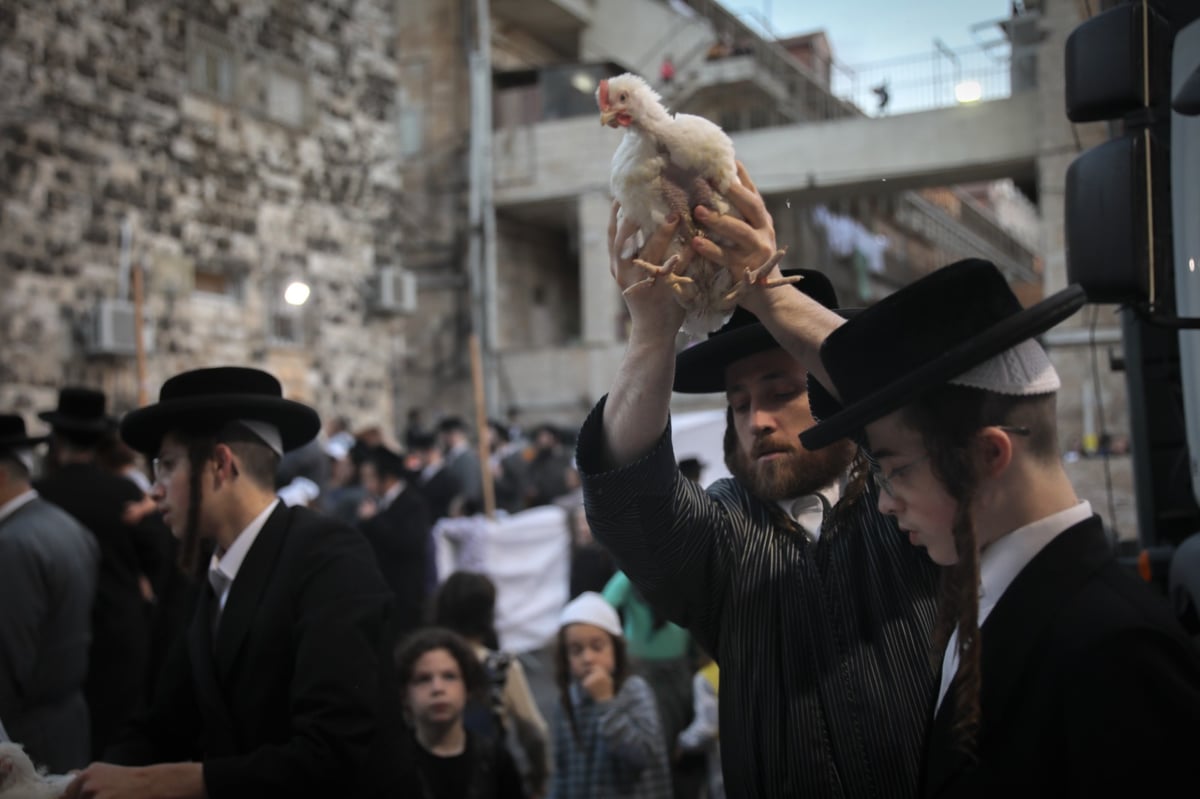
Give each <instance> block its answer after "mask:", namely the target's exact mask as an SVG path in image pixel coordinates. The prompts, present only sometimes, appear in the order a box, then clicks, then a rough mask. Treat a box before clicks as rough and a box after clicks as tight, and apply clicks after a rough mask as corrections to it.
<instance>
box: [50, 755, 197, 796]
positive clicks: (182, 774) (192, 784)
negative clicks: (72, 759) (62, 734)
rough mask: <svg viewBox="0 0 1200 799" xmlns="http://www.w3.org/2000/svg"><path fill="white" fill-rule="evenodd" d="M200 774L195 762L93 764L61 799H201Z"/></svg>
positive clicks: (72, 782)
mask: <svg viewBox="0 0 1200 799" xmlns="http://www.w3.org/2000/svg"><path fill="white" fill-rule="evenodd" d="M205 796H206V792H205V788H204V771H203V767H202V766H201V765H200V764H199V763H165V764H162V765H158V766H146V767H144V768H127V767H125V766H113V765H110V764H108V763H93V764H91V765H90V766H88V767H87V768H85V769H84V770H83V771H81V772H79V774H78V776H76V777H75V779H74V780H72V781H71V784H70V785H68V786H67V790H66V791H64V792H63V799H151V797H154V798H155V799H157V797H164V799H167V798H169V799H203V797H205Z"/></svg>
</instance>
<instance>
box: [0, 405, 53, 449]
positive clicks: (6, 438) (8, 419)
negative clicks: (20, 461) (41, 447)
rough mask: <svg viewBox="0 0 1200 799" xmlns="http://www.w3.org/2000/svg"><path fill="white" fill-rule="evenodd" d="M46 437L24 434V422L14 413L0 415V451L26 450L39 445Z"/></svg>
mask: <svg viewBox="0 0 1200 799" xmlns="http://www.w3.org/2000/svg"><path fill="white" fill-rule="evenodd" d="M45 440H46V436H29V435H26V433H25V420H24V419H22V418H21V417H20V416H18V415H16V414H15V413H0V450H13V449H28V448H29V447H33V446H36V445H38V444H41V443H42V442H43V441H45Z"/></svg>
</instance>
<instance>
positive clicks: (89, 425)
mask: <svg viewBox="0 0 1200 799" xmlns="http://www.w3.org/2000/svg"><path fill="white" fill-rule="evenodd" d="M38 418H39V419H41V420H42V421H43V422H45V423H46V424H48V425H50V426H51V427H52V428H54V429H55V430H66V431H68V432H75V433H107V432H108V431H109V430H112V429H113V426H114V424H115V422H116V419H114V418H113V417H111V416H100V417H97V418H95V419H80V418H79V417H78V416H68V415H66V414H63V413H60V412H59V411H42V412H41V413H39V414H38Z"/></svg>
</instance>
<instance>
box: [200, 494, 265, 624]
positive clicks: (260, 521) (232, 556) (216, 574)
mask: <svg viewBox="0 0 1200 799" xmlns="http://www.w3.org/2000/svg"><path fill="white" fill-rule="evenodd" d="M277 505H279V500H278V499H276V500H274V501H273V502H272V503H271V504H270V505H268V506H267V507H266V509H265V510H263V512H262V513H260V514H258V515H257V516H255V517H254V521H252V522H250V524H248V525H246V529H245V530H242V532H241V533H240V534H239V535H238V537H237V538H235V539H234V540H233V545H232V546H230V547H229V549H227V550H225V552H224V553H223V554H221V556H220V557H219V558H218V557H217V553H216V552H214V553H213V556H212V560H211V561H210V562H209V564H208V583H209V585H211V586H212V589H213V593H215V594H216V595H217V613H216V619H214V620H213V621H214V624H215V623H216V621H217V620H218V619H220V617H221V611H223V610H225V600H226V599H228V598H229V589H231V588H232V587H233V581H234V580H236V579H237V573H238V570H239V569H240V568H241V567H242V561H243V560H245V559H246V553H247V552H249V551H250V547H252V546H254V540H255V539H256V538H258V534H259V533H260V532H262V529H263V525H265V524H266V523H267V518H268V517H269V516H270V515H271V513H272V512H273V511H274V510H275V507H276V506H277Z"/></svg>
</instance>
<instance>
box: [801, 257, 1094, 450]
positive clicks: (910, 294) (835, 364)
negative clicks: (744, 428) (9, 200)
mask: <svg viewBox="0 0 1200 799" xmlns="http://www.w3.org/2000/svg"><path fill="white" fill-rule="evenodd" d="M1085 302H1087V299H1086V297H1085V296H1084V293H1083V289H1082V288H1080V287H1079V286H1077V285H1073V286H1068V287H1067V288H1065V289H1063V290H1062V291H1060V292H1058V293H1056V294H1053V295H1051V296H1050V297H1047V298H1046V299H1044V300H1042V301H1041V302H1039V303H1037V304H1036V305H1033V306H1030V307H1029V308H1022V307H1021V302H1020V301H1019V300H1018V299H1017V296H1016V295H1015V294H1014V293H1013V291H1012V289H1011V288H1009V285H1008V283H1007V282H1006V281H1005V280H1004V276H1003V275H1002V274H1000V270H999V269H997V268H996V266H995V265H994V264H992V263H989V262H988V261H982V260H978V259H969V260H965V261H958V262H957V263H954V264H951V265H949V266H946V267H944V268H942V269H939V270H937V271H936V272H933V273H932V274H929V275H927V276H925V277H923V278H921V279H920V280H918V281H916V282H915V283H911V284H909V285H908V286H905V287H904V288H902V289H900V290H899V291H897V292H896V293H894V294H892V295H890V296H888V297H885V298H883V299H882V300H880V301H879V302H878V303H876V304H875V305H873V306H871V307H870V308H866V309H864V310H862V311H861V312H859V313H858V314H856V315H855V316H854V317H853V318H852V319H851V320H850V321H848V322H846V324H844V325H842V326H841V327H839V328H838V329H837V330H835V331H833V332H832V333H830V334H829V337H828V338H826V339H825V343H824V344H822V345H821V363H822V364H823V365H824V367H825V371H826V373H827V374H828V375H829V377H830V379H831V380H832V381H833V385H834V387H836V388H837V392H838V394H839V396H840V397H841V406H840V409H839V410H837V411H836V412H834V413H832V414H830V415H829V416H827V417H825V418H820V417H819V421H818V423H817V425H816V426H815V427H810V428H809V429H808V430H806V431H804V432H803V433H801V434H800V442H801V443H802V444H803V445H804V446H805V448H807V449H810V450H811V449H819V448H821V447H824V446H828V445H829V444H832V443H833V442H835V441H838V440H839V439H842V438H845V437H846V436H848V435H852V434H854V433H856V432H857V431H859V430H861V429H862V427H863V426H864V425H866V424H868V423H869V422H873V421H875V420H876V419H879V418H880V417H882V416H886V415H887V414H889V413H891V412H892V411H895V410H899V409H900V408H902V407H904V406H905V405H907V404H908V403H910V402H912V401H913V400H915V399H916V398H917V397H919V396H920V395H921V394H922V393H924V392H925V391H927V390H929V389H931V388H935V387H937V386H939V385H942V384H943V383H946V382H948V381H950V380H952V379H953V378H955V377H958V376H959V375H961V374H963V373H964V372H967V371H968V370H970V369H971V368H972V367H975V366H977V365H979V364H981V363H983V362H984V361H986V360H988V359H989V358H991V357H993V356H995V355H999V354H1000V353H1002V352H1004V351H1005V350H1007V349H1009V348H1010V347H1014V346H1016V345H1017V344H1020V343H1021V342H1022V341H1025V340H1026V339H1030V338H1033V337H1034V336H1036V335H1038V334H1039V333H1042V332H1045V331H1046V330H1049V329H1050V328H1052V327H1054V326H1055V325H1056V324H1058V323H1059V322H1061V321H1062V320H1064V319H1066V318H1067V317H1068V316H1070V315H1071V314H1073V313H1075V312H1076V311H1078V310H1079V309H1080V308H1081V307H1083V305H1084V303H1085Z"/></svg>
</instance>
